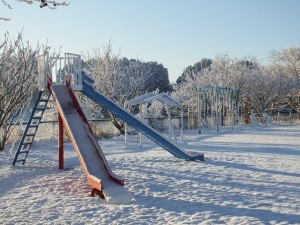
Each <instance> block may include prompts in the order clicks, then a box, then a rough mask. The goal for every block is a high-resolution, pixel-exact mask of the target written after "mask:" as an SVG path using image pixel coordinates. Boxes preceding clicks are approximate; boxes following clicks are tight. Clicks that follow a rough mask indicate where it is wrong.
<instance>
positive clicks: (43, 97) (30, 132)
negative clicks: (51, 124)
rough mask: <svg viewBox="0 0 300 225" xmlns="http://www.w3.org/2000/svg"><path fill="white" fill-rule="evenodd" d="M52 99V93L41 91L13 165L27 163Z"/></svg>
mask: <svg viewBox="0 0 300 225" xmlns="http://www.w3.org/2000/svg"><path fill="white" fill-rule="evenodd" d="M50 97H51V93H50V92H49V91H39V94H38V97H37V100H36V102H35V105H34V107H33V109H32V112H31V115H30V118H29V120H28V123H27V125H26V128H25V131H24V133H23V136H22V138H21V141H20V143H19V146H18V149H17V151H16V154H15V158H14V161H13V163H12V164H13V165H15V164H16V163H17V162H22V165H23V164H24V163H25V161H26V158H27V155H28V153H29V150H30V147H31V144H32V142H33V139H34V137H35V134H36V132H37V130H38V127H39V124H40V122H41V119H42V117H43V114H44V112H45V110H46V106H47V103H48V101H49V99H50Z"/></svg>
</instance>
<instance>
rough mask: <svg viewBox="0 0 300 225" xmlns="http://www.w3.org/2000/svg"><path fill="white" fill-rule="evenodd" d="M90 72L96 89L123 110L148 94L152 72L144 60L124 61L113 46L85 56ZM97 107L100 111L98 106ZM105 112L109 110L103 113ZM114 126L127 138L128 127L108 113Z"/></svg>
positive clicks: (95, 50) (87, 68) (96, 50)
mask: <svg viewBox="0 0 300 225" xmlns="http://www.w3.org/2000/svg"><path fill="white" fill-rule="evenodd" d="M84 58H85V62H86V64H87V66H86V71H87V73H88V74H90V75H91V76H92V77H93V78H94V80H95V82H94V88H95V89H96V90H98V91H100V92H101V93H103V94H104V95H106V96H108V97H109V98H111V99H112V100H113V101H115V102H116V103H117V104H119V105H120V106H122V107H123V106H124V103H125V101H127V100H130V99H133V98H135V97H137V96H140V95H142V94H145V92H146V90H147V89H146V85H147V83H148V82H149V80H150V79H151V76H152V72H151V70H150V68H149V67H148V66H146V64H145V63H143V62H141V61H140V60H128V59H126V58H123V59H121V57H120V52H118V53H114V52H113V51H112V45H111V43H110V42H109V43H108V44H107V45H106V46H104V47H103V50H102V51H101V50H100V49H94V50H93V52H92V53H87V54H86V55H85V56H84ZM93 107H98V106H96V105H94V106H93ZM103 110H104V111H105V109H103ZM106 113H107V114H108V115H109V116H110V118H111V121H112V123H113V124H114V126H115V127H116V128H117V129H118V130H119V131H120V133H121V134H124V129H123V128H124V123H123V121H120V120H118V119H117V118H116V117H115V116H114V115H113V114H111V113H110V112H108V111H106Z"/></svg>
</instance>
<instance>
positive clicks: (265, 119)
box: [250, 109, 280, 127]
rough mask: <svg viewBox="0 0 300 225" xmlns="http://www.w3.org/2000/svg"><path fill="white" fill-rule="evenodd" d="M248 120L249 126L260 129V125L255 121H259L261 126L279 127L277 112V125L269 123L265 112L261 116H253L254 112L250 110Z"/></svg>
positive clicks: (268, 117)
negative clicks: (249, 120) (249, 121)
mask: <svg viewBox="0 0 300 225" xmlns="http://www.w3.org/2000/svg"><path fill="white" fill-rule="evenodd" d="M250 119H251V125H252V126H253V127H261V126H262V125H260V124H259V123H258V121H257V119H260V120H261V121H262V124H263V125H264V126H267V125H268V124H269V125H279V121H280V119H279V112H278V118H277V121H278V124H275V123H273V122H272V121H271V118H270V116H269V114H268V113H267V112H264V115H263V116H258V117H257V116H255V114H254V112H253V109H252V110H251V114H250Z"/></svg>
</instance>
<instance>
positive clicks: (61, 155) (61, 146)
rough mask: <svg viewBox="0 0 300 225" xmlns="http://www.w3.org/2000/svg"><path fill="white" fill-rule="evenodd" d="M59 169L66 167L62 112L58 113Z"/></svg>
mask: <svg viewBox="0 0 300 225" xmlns="http://www.w3.org/2000/svg"><path fill="white" fill-rule="evenodd" d="M58 169H60V170H63V169H64V126H63V121H62V118H61V116H60V114H58Z"/></svg>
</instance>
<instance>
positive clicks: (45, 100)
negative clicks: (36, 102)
mask: <svg viewBox="0 0 300 225" xmlns="http://www.w3.org/2000/svg"><path fill="white" fill-rule="evenodd" d="M48 101H49V99H40V102H48Z"/></svg>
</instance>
